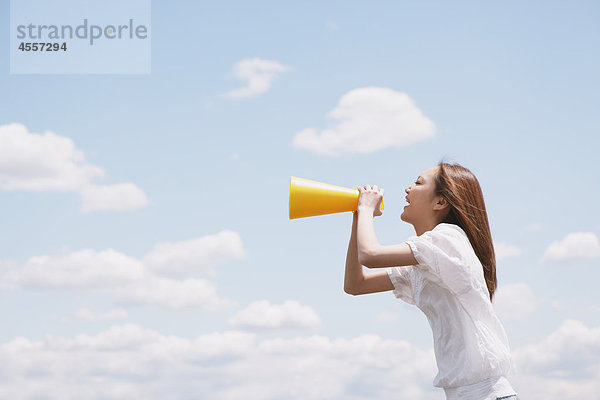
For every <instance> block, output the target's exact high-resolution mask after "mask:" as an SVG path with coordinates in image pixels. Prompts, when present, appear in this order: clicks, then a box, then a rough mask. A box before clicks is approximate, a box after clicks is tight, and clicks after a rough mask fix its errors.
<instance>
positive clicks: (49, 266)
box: [0, 231, 244, 310]
mask: <svg viewBox="0 0 600 400" xmlns="http://www.w3.org/2000/svg"><path fill="white" fill-rule="evenodd" d="M207 244H208V245H207ZM157 249H158V250H157ZM243 255H244V250H243V246H242V242H241V239H240V238H239V235H238V234H237V233H236V232H233V231H222V232H219V233H217V234H216V235H209V236H205V237H202V238H197V239H192V240H189V241H185V242H180V243H170V244H168V246H166V247H161V246H158V247H157V248H155V249H154V250H153V251H152V252H150V253H149V255H148V256H146V257H145V258H144V259H143V260H138V259H136V258H134V257H130V256H127V255H125V254H123V253H119V252H117V251H115V250H113V249H108V250H103V251H95V250H91V249H85V250H79V251H75V252H66V253H62V254H55V255H43V256H37V257H31V258H30V259H28V260H27V261H26V262H25V263H24V264H23V265H22V266H19V265H14V264H13V265H11V266H10V267H8V266H7V268H5V269H6V272H4V273H3V274H2V275H0V289H17V288H21V289H47V290H80V291H83V290H85V291H94V292H98V293H108V294H112V295H114V296H116V298H117V299H118V300H119V301H121V302H123V303H138V304H148V305H155V306H162V307H169V308H189V307H196V308H201V309H207V310H214V309H218V308H224V307H230V306H232V305H233V302H232V301H230V300H227V299H223V298H220V297H218V296H217V290H216V287H215V285H214V284H213V283H212V282H210V281H207V280H204V279H185V280H174V279H169V278H164V277H161V276H159V275H157V274H156V272H155V271H154V270H155V269H156V270H157V271H158V272H162V271H166V272H169V273H170V271H168V267H170V268H172V269H173V270H174V271H177V272H178V273H181V274H183V273H185V272H186V271H190V272H197V271H198V270H202V269H209V268H210V267H211V266H212V265H213V264H211V263H217V262H223V261H227V260H231V259H240V258H241V257H242V256H243ZM149 260H150V262H154V264H153V265H152V266H151V267H149V266H148V262H149ZM198 265H199V266H200V268H198ZM157 266H159V267H160V268H156V267H157Z"/></svg>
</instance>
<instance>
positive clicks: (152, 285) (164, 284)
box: [115, 277, 235, 310]
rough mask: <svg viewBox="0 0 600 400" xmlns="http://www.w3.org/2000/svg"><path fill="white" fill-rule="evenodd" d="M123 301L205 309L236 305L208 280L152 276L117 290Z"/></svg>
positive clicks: (175, 307) (176, 307)
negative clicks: (219, 293)
mask: <svg viewBox="0 0 600 400" xmlns="http://www.w3.org/2000/svg"><path fill="white" fill-rule="evenodd" d="M115 292H116V293H117V295H118V297H119V299H120V300H121V302H123V303H133V304H147V305H151V306H160V307H168V308H173V309H181V308H201V309H204V310H218V309H223V308H229V307H233V306H234V305H235V302H233V301H232V300H229V299H223V298H220V297H218V296H217V287H216V286H215V284H214V283H212V282H210V281H207V280H205V279H185V280H183V281H178V280H173V279H168V278H159V277H149V278H147V279H144V280H143V281H138V282H134V283H132V284H131V285H128V286H124V287H121V288H119V289H116V290H115Z"/></svg>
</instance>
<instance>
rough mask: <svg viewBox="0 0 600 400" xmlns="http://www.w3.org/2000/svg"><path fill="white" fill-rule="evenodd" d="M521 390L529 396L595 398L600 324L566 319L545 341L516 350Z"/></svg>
mask: <svg viewBox="0 0 600 400" xmlns="http://www.w3.org/2000/svg"><path fill="white" fill-rule="evenodd" d="M514 357H515V361H516V365H517V373H516V374H515V377H514V381H515V386H517V388H518V389H517V391H518V392H519V394H520V395H521V397H523V398H528V399H534V400H535V399H557V400H558V399H567V400H576V399H592V398H595V397H597V395H598V391H599V390H600V327H587V326H585V325H584V324H583V323H582V322H580V321H577V320H567V321H565V322H564V323H563V324H562V325H561V326H560V327H559V328H558V330H556V331H555V332H553V333H551V334H550V335H548V336H547V337H546V338H545V339H544V340H542V341H540V342H538V343H535V344H530V345H526V346H523V347H521V348H518V349H516V350H515V351H514Z"/></svg>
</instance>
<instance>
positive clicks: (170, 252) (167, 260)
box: [144, 230, 246, 275]
mask: <svg viewBox="0 0 600 400" xmlns="http://www.w3.org/2000/svg"><path fill="white" fill-rule="evenodd" d="M245 256H246V254H245V252H244V246H243V245H242V239H241V238H240V236H239V235H238V234H237V232H234V231H230V230H223V231H221V232H219V233H217V234H215V235H207V236H203V237H201V238H196V239H191V240H187V241H183V242H178V243H159V244H157V245H156V246H154V248H153V249H152V251H151V252H150V253H148V254H147V255H146V256H145V257H144V264H145V265H147V266H148V267H149V268H150V269H152V270H153V271H155V272H158V273H160V274H163V275H189V274H190V273H196V272H207V271H208V270H209V269H210V268H211V267H212V266H214V265H216V264H219V263H221V262H223V261H227V260H232V259H235V260H241V259H243V258H244V257H245Z"/></svg>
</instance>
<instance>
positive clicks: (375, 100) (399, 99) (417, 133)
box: [292, 87, 435, 156]
mask: <svg viewBox="0 0 600 400" xmlns="http://www.w3.org/2000/svg"><path fill="white" fill-rule="evenodd" d="M328 117H329V118H332V119H334V120H337V121H339V122H338V124H337V125H336V126H335V127H333V128H329V129H324V130H318V129H314V128H307V129H304V130H302V131H300V132H298V133H297V134H296V135H295V136H294V140H293V142H292V144H293V146H294V147H295V148H297V149H305V150H309V151H311V152H314V153H317V154H322V155H327V156H340V155H345V154H355V153H371V152H374V151H377V150H381V149H385V148H391V147H396V148H400V147H405V146H408V145H410V144H413V143H415V142H418V141H421V140H424V139H427V138H431V137H433V136H434V135H435V124H434V123H433V122H432V121H431V120H430V119H429V118H427V117H426V116H425V115H424V114H423V112H422V111H421V110H420V109H419V108H418V107H417V106H416V105H415V103H414V101H413V100H412V99H411V98H410V97H409V96H408V95H407V94H406V93H402V92H396V91H394V90H392V89H388V88H380V87H364V88H358V89H354V90H351V91H350V92H348V93H346V94H345V95H344V96H342V98H341V99H340V102H339V104H338V106H337V107H336V108H335V109H333V110H332V111H331V112H329V114H328Z"/></svg>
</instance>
